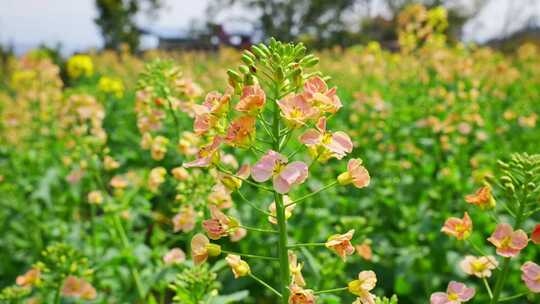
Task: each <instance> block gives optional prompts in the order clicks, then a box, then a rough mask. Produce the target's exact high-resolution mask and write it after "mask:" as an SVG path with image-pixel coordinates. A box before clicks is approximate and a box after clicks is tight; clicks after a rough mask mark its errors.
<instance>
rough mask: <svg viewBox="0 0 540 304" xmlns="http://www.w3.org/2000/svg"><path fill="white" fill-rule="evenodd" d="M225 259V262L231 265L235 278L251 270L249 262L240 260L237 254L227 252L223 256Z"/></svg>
mask: <svg viewBox="0 0 540 304" xmlns="http://www.w3.org/2000/svg"><path fill="white" fill-rule="evenodd" d="M225 261H227V264H229V267H231V270H232V272H233V275H234V278H235V279H238V278H240V277H244V276H246V275H248V274H249V273H250V272H251V269H250V267H249V264H248V263H247V262H246V261H244V260H242V258H241V257H240V256H239V255H234V254H229V255H227V257H226V258H225Z"/></svg>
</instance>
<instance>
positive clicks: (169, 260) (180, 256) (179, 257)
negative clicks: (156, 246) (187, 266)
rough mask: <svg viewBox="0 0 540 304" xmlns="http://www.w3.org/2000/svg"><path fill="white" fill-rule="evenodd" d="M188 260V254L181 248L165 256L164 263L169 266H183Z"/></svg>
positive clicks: (174, 249)
mask: <svg viewBox="0 0 540 304" xmlns="http://www.w3.org/2000/svg"><path fill="white" fill-rule="evenodd" d="M185 260H186V254H185V253H184V251H183V250H182V249H180V248H173V249H171V250H170V251H169V252H167V254H165V255H164V256H163V262H164V263H165V264H167V265H171V264H181V263H183V262H184V261H185Z"/></svg>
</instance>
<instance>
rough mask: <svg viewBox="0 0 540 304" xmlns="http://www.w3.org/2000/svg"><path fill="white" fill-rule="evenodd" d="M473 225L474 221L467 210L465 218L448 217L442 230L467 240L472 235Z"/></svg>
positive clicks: (459, 238)
mask: <svg viewBox="0 0 540 304" xmlns="http://www.w3.org/2000/svg"><path fill="white" fill-rule="evenodd" d="M472 227H473V223H472V221H471V218H470V217H469V214H468V213H467V212H465V214H464V215H463V219H460V218H457V217H451V218H449V219H447V220H446V222H444V226H443V227H442V228H441V231H442V232H443V233H446V234H447V235H449V236H453V237H455V238H457V239H458V240H466V239H467V238H469V236H470V235H471V232H472Z"/></svg>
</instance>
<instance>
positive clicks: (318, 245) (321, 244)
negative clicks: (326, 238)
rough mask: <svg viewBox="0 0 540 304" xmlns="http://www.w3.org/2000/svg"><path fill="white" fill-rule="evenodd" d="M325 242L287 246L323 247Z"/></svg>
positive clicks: (290, 246)
mask: <svg viewBox="0 0 540 304" xmlns="http://www.w3.org/2000/svg"><path fill="white" fill-rule="evenodd" d="M324 246H326V244H325V243H299V244H292V245H289V246H287V247H288V248H301V247H324Z"/></svg>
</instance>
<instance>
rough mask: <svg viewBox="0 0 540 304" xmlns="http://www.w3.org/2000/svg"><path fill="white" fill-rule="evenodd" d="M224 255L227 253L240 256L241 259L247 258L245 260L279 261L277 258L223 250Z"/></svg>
mask: <svg viewBox="0 0 540 304" xmlns="http://www.w3.org/2000/svg"><path fill="white" fill-rule="evenodd" d="M221 252H222V253H226V254H234V255H239V256H241V257H245V258H253V259H260V260H270V261H277V260H278V258H275V257H269V256H263V255H255V254H247V253H239V252H234V251H229V250H223V249H222V250H221Z"/></svg>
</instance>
